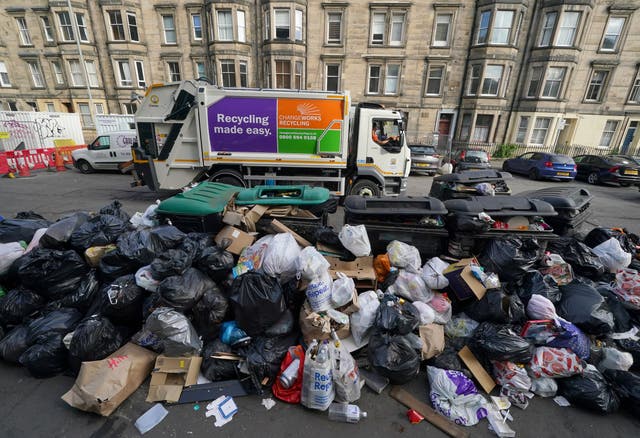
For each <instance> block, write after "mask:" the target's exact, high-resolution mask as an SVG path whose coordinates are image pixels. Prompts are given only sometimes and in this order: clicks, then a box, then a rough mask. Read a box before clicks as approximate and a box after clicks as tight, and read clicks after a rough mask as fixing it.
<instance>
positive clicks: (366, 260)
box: [325, 256, 377, 290]
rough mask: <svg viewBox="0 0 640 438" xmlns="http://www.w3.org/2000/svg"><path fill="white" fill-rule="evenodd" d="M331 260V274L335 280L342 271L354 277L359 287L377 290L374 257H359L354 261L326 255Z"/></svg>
mask: <svg viewBox="0 0 640 438" xmlns="http://www.w3.org/2000/svg"><path fill="white" fill-rule="evenodd" d="M325 258H326V259H327V261H328V262H329V274H331V278H333V279H334V280H335V279H336V278H338V275H337V273H338V272H342V273H343V274H345V275H346V276H347V277H351V278H353V281H354V283H355V284H356V288H357V289H367V290H375V289H376V286H377V279H376V271H375V269H373V257H372V256H365V257H357V258H356V259H355V260H353V261H344V260H340V259H339V258H338V257H331V256H325Z"/></svg>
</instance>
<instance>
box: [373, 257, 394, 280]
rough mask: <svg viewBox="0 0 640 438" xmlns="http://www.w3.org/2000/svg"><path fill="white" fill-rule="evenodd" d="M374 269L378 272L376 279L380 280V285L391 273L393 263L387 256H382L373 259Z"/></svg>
mask: <svg viewBox="0 0 640 438" xmlns="http://www.w3.org/2000/svg"><path fill="white" fill-rule="evenodd" d="M373 269H374V270H375V271H376V277H377V278H378V283H382V282H383V281H384V280H385V278H387V275H389V272H391V262H390V261H389V256H388V255H387V254H380V255H379V256H376V258H375V259H373Z"/></svg>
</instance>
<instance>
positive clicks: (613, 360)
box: [598, 347, 633, 372]
mask: <svg viewBox="0 0 640 438" xmlns="http://www.w3.org/2000/svg"><path fill="white" fill-rule="evenodd" d="M602 352H603V353H604V357H603V358H602V360H601V361H600V363H599V364H598V370H599V371H600V372H603V371H604V370H620V371H629V368H631V366H632V365H633V356H632V355H631V353H627V352H626V351H620V350H617V349H615V348H609V347H604V348H603V349H602Z"/></svg>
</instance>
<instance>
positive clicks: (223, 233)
mask: <svg viewBox="0 0 640 438" xmlns="http://www.w3.org/2000/svg"><path fill="white" fill-rule="evenodd" d="M224 239H228V240H230V241H231V245H229V246H228V247H227V248H226V250H227V251H229V252H230V253H231V254H235V255H240V253H241V252H242V250H243V249H245V248H246V247H247V246H250V245H251V244H252V243H253V242H254V241H255V240H256V238H255V236H252V235H251V234H248V233H245V232H244V231H242V230H239V229H237V228H235V227H232V226H231V225H227V226H226V227H224V228H223V229H221V230H220V232H219V233H218V234H216V237H215V239H214V240H215V242H216V244H217V245H219V246H222V241H223V240H224Z"/></svg>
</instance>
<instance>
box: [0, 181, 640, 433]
mask: <svg viewBox="0 0 640 438" xmlns="http://www.w3.org/2000/svg"><path fill="white" fill-rule="evenodd" d="M129 182H130V177H129V176H127V175H121V174H118V173H106V172H105V173H97V174H92V175H83V174H81V173H79V172H77V171H75V170H69V171H67V172H62V173H49V172H37V173H34V176H33V177H31V178H23V179H14V180H10V179H6V178H1V179H0V215H2V216H5V217H12V216H13V215H14V214H15V213H17V212H19V211H24V210H33V211H35V212H37V213H40V214H42V215H43V216H45V217H47V218H49V219H55V218H57V217H59V216H61V215H63V214H66V213H71V212H74V211H78V210H93V211H96V210H98V209H99V208H100V207H102V206H104V205H106V204H108V203H109V202H111V201H113V200H115V199H118V200H120V201H121V202H122V203H123V206H124V209H125V210H126V211H127V212H129V213H130V214H133V213H135V212H136V211H141V212H142V211H144V210H145V209H146V207H147V206H148V205H149V204H151V203H153V202H154V201H155V200H156V199H163V198H165V197H168V196H170V193H164V194H157V193H152V192H150V191H149V190H148V189H146V188H130V187H129V185H128V184H129ZM550 184H567V183H557V182H543V181H529V180H528V179H526V178H521V177H517V176H516V177H514V178H513V180H512V182H511V183H510V184H509V185H510V187H511V188H512V191H513V192H514V193H518V192H520V191H523V190H531V189H535V188H539V187H545V186H548V185H550ZM570 184H571V185H578V186H584V187H585V188H587V189H589V190H591V192H592V193H593V194H594V196H595V198H594V201H593V207H592V208H593V209H594V216H593V221H594V223H596V222H598V223H601V224H603V225H608V226H623V227H627V228H628V229H630V230H631V231H633V232H636V233H640V207H639V204H638V201H639V200H640V193H639V192H638V189H637V188H631V187H628V188H622V187H615V186H588V185H586V184H584V183H582V182H575V183H570ZM430 186H431V178H430V177H426V176H412V177H411V178H410V182H409V189H408V193H407V194H409V195H423V196H424V195H426V194H427V193H428V191H429V188H430ZM73 382H74V378H73V377H71V376H56V377H53V378H49V379H35V378H33V377H31V376H29V374H28V373H27V371H26V370H25V369H24V368H21V367H17V366H13V365H10V364H7V363H4V362H0V400H2V405H3V409H2V415H0V436H1V437H3V438H4V437H7V438H13V437H16V438H24V437H29V438H31V437H34V438H39V437H43V438H45V437H46V438H51V437H65V438H75V437H138V436H139V433H138V432H137V430H136V429H135V428H134V426H133V423H134V422H135V420H136V419H137V418H138V417H139V416H140V415H142V414H143V413H144V412H145V411H146V410H147V409H149V408H150V407H151V406H152V404H149V403H146V402H145V401H144V400H145V397H146V394H147V391H148V381H147V382H145V384H143V386H142V387H141V388H140V389H138V391H136V392H135V393H134V394H133V395H132V396H131V397H130V398H129V399H128V400H127V401H125V402H124V403H123V404H122V405H121V406H120V408H119V409H118V410H117V411H116V412H115V413H114V414H112V415H111V416H110V417H109V418H102V417H99V416H97V415H94V414H88V413H84V412H81V411H78V410H75V409H73V408H71V407H69V406H68V405H66V404H65V403H64V402H63V401H62V400H61V399H60V396H61V395H62V394H64V393H65V392H66V391H67V390H68V389H69V388H71V386H72V385H73ZM403 387H404V388H405V389H406V390H407V391H409V392H410V393H411V394H412V395H414V396H415V397H417V398H418V399H420V400H422V401H423V402H427V403H428V394H427V384H426V376H425V372H424V369H423V370H422V371H421V372H420V375H419V376H418V377H416V378H415V379H413V380H412V381H411V382H409V383H407V384H405V385H403ZM388 391H389V389H388V388H387V389H386V390H385V391H384V392H383V393H382V394H380V395H378V394H376V393H374V392H372V391H370V390H369V389H368V388H364V389H363V391H362V397H361V399H360V400H359V401H358V402H357V404H358V405H359V406H360V408H361V409H362V410H364V411H367V412H368V418H366V419H364V420H362V421H361V422H360V423H359V424H358V425H351V424H344V423H335V422H330V421H328V418H327V414H326V412H317V411H311V410H308V409H305V408H303V407H301V406H298V405H288V404H285V403H283V402H280V401H278V402H277V404H276V406H275V407H274V408H273V409H271V410H270V411H267V410H266V409H265V408H264V407H263V406H262V405H261V401H262V398H263V397H260V396H247V397H239V398H236V399H235V401H236V403H237V404H238V407H239V412H238V413H237V414H236V415H235V416H234V419H233V421H232V422H231V423H229V424H227V425H225V426H224V427H223V428H221V429H218V428H216V427H215V426H214V425H213V422H214V420H213V417H211V418H208V419H207V418H205V415H204V411H205V405H206V403H202V404H201V405H200V409H199V410H195V409H194V408H195V407H194V405H193V404H186V405H174V406H168V405H167V409H168V410H169V415H168V416H167V417H166V418H165V419H164V421H163V422H162V423H160V424H159V425H158V426H157V427H156V428H155V429H153V430H152V431H150V432H149V433H147V434H146V436H148V437H191V436H194V437H197V436H211V435H215V436H220V437H238V436H251V437H254V436H255V437H275V436H278V437H299V436H305V437H308V438H315V437H323V438H326V437H327V436H347V435H349V436H352V437H354V438H365V437H366V438H368V437H383V436H384V437H388V436H398V437H425V436H429V437H434V438H437V437H444V436H446V435H445V434H444V433H442V432H441V431H439V430H438V429H436V428H435V427H434V426H432V425H430V424H428V423H427V422H426V421H423V422H422V423H420V424H416V425H411V424H410V423H409V422H408V420H407V418H406V411H407V408H405V407H404V406H402V405H400V404H399V403H398V402H396V401H395V400H393V399H392V398H391V397H390V396H389V395H388ZM511 414H512V416H513V418H514V421H513V422H511V423H510V426H511V428H512V429H514V430H515V431H516V432H517V436H518V437H526V438H528V437H531V438H540V437H558V438H560V437H563V438H564V437H573V436H580V437H583V438H591V437H593V438H602V437H605V436H606V437H608V438H609V437H630V436H636V434H637V433H638V430H640V419H638V418H635V417H633V416H632V415H631V414H629V413H625V412H618V413H615V414H611V415H608V416H602V415H598V414H594V413H591V412H587V411H584V410H581V409H578V408H576V407H566V408H562V407H560V406H558V405H556V404H555V403H554V402H553V401H552V400H551V399H542V398H539V397H535V398H534V399H533V400H532V402H531V403H530V405H529V407H528V408H527V409H526V410H524V411H523V410H519V409H517V408H512V409H511ZM467 430H468V431H469V433H470V434H471V436H473V437H494V436H495V435H494V434H493V433H492V432H490V431H489V430H488V423H487V422H486V421H482V422H481V423H480V424H479V425H477V426H474V427H470V428H467Z"/></svg>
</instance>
